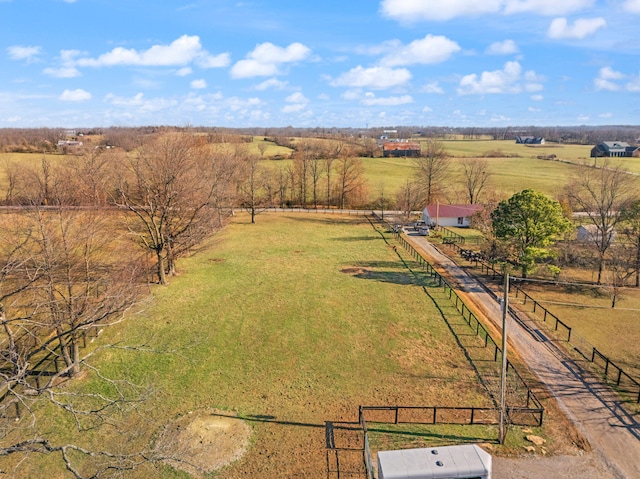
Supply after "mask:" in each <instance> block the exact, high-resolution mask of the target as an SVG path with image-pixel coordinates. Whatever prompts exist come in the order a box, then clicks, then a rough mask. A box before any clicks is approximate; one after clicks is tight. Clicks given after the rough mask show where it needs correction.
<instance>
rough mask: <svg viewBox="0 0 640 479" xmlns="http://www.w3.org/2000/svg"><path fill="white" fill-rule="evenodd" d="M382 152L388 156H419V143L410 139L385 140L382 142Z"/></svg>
mask: <svg viewBox="0 0 640 479" xmlns="http://www.w3.org/2000/svg"><path fill="white" fill-rule="evenodd" d="M382 154H383V156H384V157H385V158H388V157H402V158H404V157H412V158H417V157H419V156H420V143H415V142H411V141H385V142H384V143H383V144H382Z"/></svg>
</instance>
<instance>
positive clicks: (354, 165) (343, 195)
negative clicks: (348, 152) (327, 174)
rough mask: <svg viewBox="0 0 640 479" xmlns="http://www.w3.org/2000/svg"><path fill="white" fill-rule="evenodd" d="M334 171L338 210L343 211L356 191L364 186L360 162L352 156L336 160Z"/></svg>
mask: <svg viewBox="0 0 640 479" xmlns="http://www.w3.org/2000/svg"><path fill="white" fill-rule="evenodd" d="M336 171H337V176H338V197H339V200H340V209H344V207H345V206H346V205H347V204H348V202H349V201H350V200H351V197H352V195H353V196H355V194H356V193H357V192H358V190H360V189H361V188H363V187H364V186H365V184H366V180H365V178H364V167H363V165H362V160H360V159H359V158H354V157H352V156H344V157H341V158H338V160H336Z"/></svg>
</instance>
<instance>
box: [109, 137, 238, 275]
mask: <svg viewBox="0 0 640 479" xmlns="http://www.w3.org/2000/svg"><path fill="white" fill-rule="evenodd" d="M235 159H236V158H235V157H232V156H231V155H225V154H217V155H216V154H212V152H211V150H210V146H209V145H207V144H203V143H202V140H201V138H200V137H197V136H195V135H192V134H189V133H186V134H179V133H170V134H164V135H161V136H159V137H156V138H154V139H153V141H151V142H150V143H148V144H146V145H144V146H142V147H141V148H140V149H139V151H138V154H137V155H136V156H135V157H133V158H127V159H125V161H124V164H123V168H124V169H126V171H128V173H129V175H128V176H125V177H124V178H122V179H121V182H120V186H119V188H118V192H117V195H116V198H115V203H116V204H117V205H120V206H122V207H124V208H126V209H127V210H128V211H129V212H130V222H129V228H130V231H131V233H133V234H134V235H135V237H136V238H137V240H138V243H139V244H140V245H141V246H143V247H144V248H145V249H148V250H150V251H152V252H153V253H154V254H155V257H156V270H157V275H158V281H159V283H160V284H166V274H167V272H168V273H169V274H174V273H175V265H176V260H177V258H178V257H179V256H180V255H181V254H184V253H186V252H187V251H188V250H189V249H190V248H191V247H193V246H194V244H195V243H197V241H199V240H201V239H202V237H203V235H204V234H207V233H209V232H210V231H211V230H210V228H211V227H212V226H215V223H214V222H213V220H212V219H213V218H214V217H217V218H221V217H220V216H219V212H220V209H221V208H222V205H221V201H222V198H225V197H227V194H228V190H227V188H228V187H229V186H230V185H231V184H232V183H233V182H232V181H231V179H232V178H233V176H234V174H235V171H236V162H235ZM129 182H130V183H129ZM216 208H217V210H218V214H216V213H215V211H214V210H215V209H216Z"/></svg>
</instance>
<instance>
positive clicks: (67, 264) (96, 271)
mask: <svg viewBox="0 0 640 479" xmlns="http://www.w3.org/2000/svg"><path fill="white" fill-rule="evenodd" d="M2 223H3V224H2V226H3V228H2V229H1V230H0V231H1V233H0V235H1V237H2V242H1V244H0V265H1V268H0V390H1V391H2V395H1V397H0V438H2V441H0V456H10V455H16V456H18V457H26V456H28V455H29V454H60V456H61V459H62V461H63V463H64V466H65V467H66V469H67V471H69V473H70V474H71V475H72V476H73V477H75V478H77V479H84V478H85V477H86V478H88V477H95V478H98V477H104V476H105V475H108V474H109V473H110V471H111V472H113V471H118V470H119V471H125V470H127V469H128V468H130V467H134V466H135V465H137V464H142V463H144V462H146V461H149V460H154V459H153V458H152V455H151V454H150V453H149V452H131V453H129V454H113V453H110V452H108V451H92V450H88V449H85V448H82V447H80V446H78V445H77V444H64V443H63V444H56V443H55V442H54V441H53V440H52V439H51V438H50V437H49V434H50V432H49V431H48V429H49V427H48V426H41V414H42V407H43V406H44V405H46V404H49V405H53V406H54V407H55V408H56V409H57V411H59V412H63V413H65V414H69V415H70V416H71V418H72V419H73V420H74V422H75V424H76V426H77V428H78V429H79V430H83V429H86V428H95V427H99V426H100V425H101V424H104V423H110V422H111V421H112V419H113V416H112V413H113V412H114V411H121V410H123V409H124V408H127V407H128V406H133V405H135V404H137V403H138V402H139V401H141V400H144V398H145V397H146V394H147V388H146V387H140V386H138V385H135V384H133V383H130V382H128V381H122V380H114V379H111V378H108V377H106V376H105V375H103V374H102V373H101V372H100V371H98V370H97V369H96V368H95V367H93V366H92V365H91V364H90V360H91V358H93V357H94V356H95V355H96V354H99V353H100V352H101V351H103V350H105V349H106V348H109V347H113V346H114V345H102V346H97V347H96V346H94V347H91V348H85V344H84V342H82V339H83V336H84V334H85V333H87V332H90V331H96V329H97V328H104V327H107V326H110V325H113V324H116V323H119V322H120V321H122V320H123V319H124V318H125V313H126V312H127V311H128V310H129V309H130V308H131V307H132V306H134V305H135V304H137V302H138V300H139V299H140V296H139V293H140V292H141V288H143V286H144V283H143V282H142V281H140V279H141V278H140V276H139V275H138V274H137V273H138V272H139V271H141V268H138V267H137V266H136V262H135V261H130V259H129V258H127V257H126V255H124V254H122V251H119V250H118V249H117V247H116V246H115V245H114V244H113V241H112V240H113V238H114V235H113V234H108V233H107V230H105V229H104V228H103V227H102V226H103V224H102V222H101V221H98V220H97V219H96V218H95V217H93V216H91V215H90V214H88V213H86V212H77V211H74V212H71V211H69V210H62V209H59V210H56V211H51V210H50V209H48V210H46V211H42V210H40V209H36V210H35V211H34V210H31V213H30V214H21V215H5V216H4V217H3V222H2ZM108 231H111V232H112V231H113V229H112V228H111V229H110V230H108ZM81 342H82V344H81ZM87 344H88V343H87ZM58 358H61V361H62V366H59V361H58ZM81 368H84V369H85V370H86V371H87V375H88V376H87V377H91V378H93V379H95V381H97V382H102V383H104V384H105V385H106V386H105V387H104V388H102V389H100V392H84V393H83V392H81V391H76V390H70V389H68V388H65V387H64V385H65V383H66V382H67V381H69V380H70V379H71V378H73V377H74V376H75V375H77V374H78V372H80V370H81ZM78 456H84V459H87V460H89V461H90V462H91V461H92V460H93V459H98V460H97V462H95V463H94V464H93V466H87V465H84V466H83V467H82V468H79V467H78V466H77V465H76V460H77V459H78ZM82 462H85V461H84V460H83V461H82ZM87 470H91V472H90V473H86V472H85V471H87Z"/></svg>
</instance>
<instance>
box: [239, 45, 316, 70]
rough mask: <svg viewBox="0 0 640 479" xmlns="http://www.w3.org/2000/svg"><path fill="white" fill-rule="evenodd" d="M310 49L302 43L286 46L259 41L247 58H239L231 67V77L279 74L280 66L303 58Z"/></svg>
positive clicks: (306, 56) (307, 54) (309, 52)
mask: <svg viewBox="0 0 640 479" xmlns="http://www.w3.org/2000/svg"><path fill="white" fill-rule="evenodd" d="M310 54H311V50H310V49H309V48H308V47H306V46H305V45H303V44H302V43H292V44H290V45H289V46H288V47H286V48H282V47H279V46H277V45H274V44H273V43H269V42H266V43H261V44H259V45H257V46H256V48H254V50H253V51H251V52H250V53H249V54H248V55H247V58H246V59H244V60H240V61H239V62H237V63H236V64H235V65H233V67H232V68H231V76H232V77H233V78H250V77H255V76H272V75H278V74H280V66H281V65H282V64H285V63H295V62H299V61H302V60H305V59H307V58H308V57H309V55H310Z"/></svg>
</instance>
